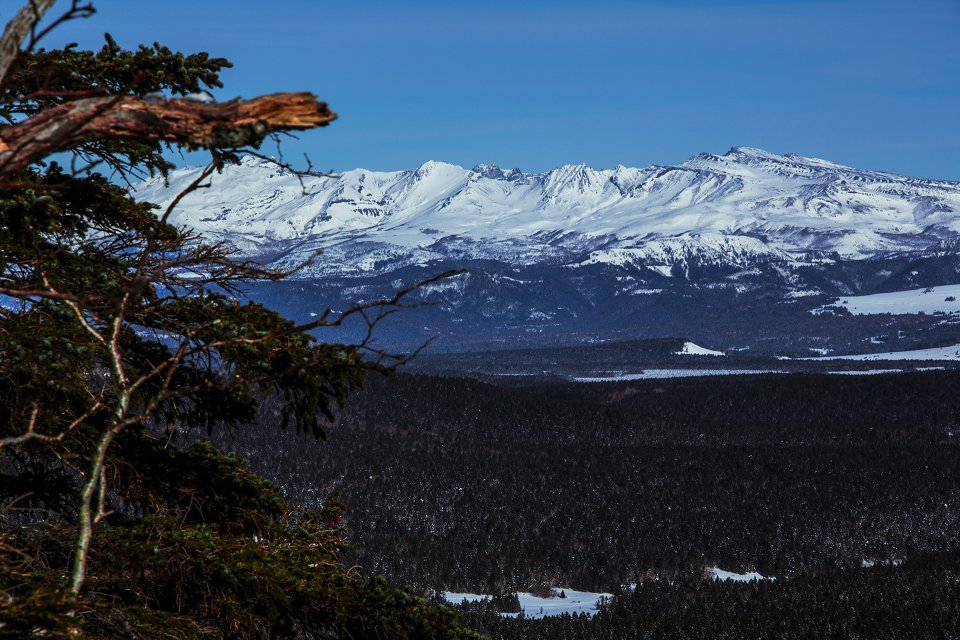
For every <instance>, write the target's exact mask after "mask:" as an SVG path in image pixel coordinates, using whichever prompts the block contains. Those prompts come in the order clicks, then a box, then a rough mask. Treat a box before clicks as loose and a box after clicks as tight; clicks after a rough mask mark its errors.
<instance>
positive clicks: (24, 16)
mask: <svg viewBox="0 0 960 640" xmlns="http://www.w3.org/2000/svg"><path fill="white" fill-rule="evenodd" d="M56 1H57V0H32V1H31V2H27V3H26V4H25V5H24V6H23V7H21V9H20V11H18V12H17V15H15V16H14V17H13V19H12V20H11V21H10V22H8V23H7V26H6V28H5V29H4V30H3V35H2V36H0V82H2V81H3V79H4V78H5V77H6V76H7V71H9V70H10V65H12V64H13V61H14V60H16V59H17V55H18V54H19V53H20V43H21V42H23V41H24V40H25V39H26V37H27V36H28V35H30V33H31V32H32V31H33V30H34V28H36V26H37V23H39V22H40V19H41V18H42V17H43V14H45V13H46V12H47V11H49V10H50V7H52V6H53V5H54V4H55V3H56Z"/></svg>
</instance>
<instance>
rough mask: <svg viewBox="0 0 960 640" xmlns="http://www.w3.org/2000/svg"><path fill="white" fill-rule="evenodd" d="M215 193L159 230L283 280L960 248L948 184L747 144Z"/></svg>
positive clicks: (265, 181)
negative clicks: (671, 161) (595, 161)
mask: <svg viewBox="0 0 960 640" xmlns="http://www.w3.org/2000/svg"><path fill="white" fill-rule="evenodd" d="M197 171H199V169H195V168H187V169H180V170H176V171H174V172H173V174H172V175H171V176H170V184H169V186H165V185H164V182H163V180H162V179H161V178H159V177H157V178H153V179H151V180H148V181H145V182H144V183H142V184H141V185H138V186H137V188H136V190H135V192H134V193H135V196H136V197H137V198H138V199H144V200H149V201H152V202H157V203H158V204H161V205H165V204H167V203H169V202H170V201H171V199H172V198H173V197H174V195H175V194H176V193H178V192H179V190H180V189H181V188H182V187H183V186H185V185H186V184H187V183H188V182H189V181H190V180H192V179H193V178H194V177H195V175H196V172H197ZM301 181H302V182H301ZM213 184H214V187H215V188H212V189H205V190H201V191H198V192H195V193H194V194H191V195H190V196H188V197H187V198H185V199H184V201H183V203H182V204H181V206H180V208H179V209H178V210H177V211H176V212H175V213H174V215H173V216H172V218H171V221H173V222H174V223H176V224H182V225H186V226H191V227H194V228H195V229H196V230H197V231H199V232H200V233H203V234H205V235H207V236H210V237H212V238H213V239H216V240H223V241H226V242H229V243H231V244H233V245H235V246H236V247H237V248H238V249H239V250H240V252H241V253H243V254H246V255H249V256H251V257H260V258H262V259H267V260H268V261H269V262H270V263H271V264H273V265H274V266H277V267H281V268H289V267H291V266H293V265H295V264H299V263H300V262H302V261H303V260H304V259H305V257H306V256H308V255H312V254H314V253H315V252H316V251H317V250H323V251H324V252H325V254H326V255H327V256H329V257H330V258H331V260H329V261H323V262H317V263H315V264H314V266H312V267H310V268H309V269H307V271H306V272H303V273H301V274H300V276H298V277H316V276H322V275H331V274H343V275H345V274H350V273H354V274H364V273H371V272H372V271H383V270H385V269H386V270H390V269H395V268H400V267H402V266H408V265H411V264H426V263H429V262H430V261H432V260H438V259H456V258H458V257H467V258H471V259H483V258H494V259H498V260H503V261H505V262H513V263H518V264H533V263H536V262H539V261H543V260H547V261H561V262H566V263H569V264H579V263H590V264H592V263H597V262H603V261H609V262H613V263H619V264H623V263H624V262H625V261H630V262H632V263H634V264H638V265H646V266H650V267H652V268H654V269H656V270H659V271H661V272H664V271H665V270H670V269H674V268H679V269H681V270H682V269H683V268H684V267H685V265H686V263H687V262H689V260H690V259H692V258H693V259H698V260H700V259H702V260H706V261H707V262H710V263H715V264H730V265H741V266H742V265H743V264H744V263H745V260H746V261H747V262H749V261H750V260H753V259H762V260H765V261H770V260H775V261H787V262H801V263H802V262H809V261H811V260H814V261H815V260H823V259H836V258H841V259H862V258H869V257H877V256H881V255H888V254H892V253H897V252H903V251H918V250H936V249H937V248H938V247H939V246H942V245H944V243H946V244H948V245H949V244H951V243H953V242H956V241H957V240H958V239H960V182H949V181H943V180H927V179H921V178H912V177H907V176H900V175H897V174H894V173H888V172H881V171H872V170H860V169H855V168H852V167H846V166H843V165H839V164H836V163H832V162H829V161H827V160H822V159H818V158H805V157H802V156H798V155H795V154H786V155H778V154H774V153H770V152H767V151H764V150H762V149H755V148H751V147H733V148H731V149H730V150H729V151H728V152H727V153H726V154H724V155H716V154H711V153H701V154H698V155H695V156H693V157H692V158H690V159H688V160H687V161H685V162H683V163H680V164H677V165H650V166H648V167H643V168H634V167H625V166H622V165H619V166H617V167H615V168H614V169H593V168H591V167H589V166H587V165H585V164H576V165H572V164H568V165H563V166H561V167H558V168H556V169H553V170H550V171H547V172H541V173H525V172H523V171H521V170H519V169H516V168H513V169H502V168H500V167H498V166H497V165H494V164H485V165H477V166H476V167H474V168H473V169H464V168H463V167H459V166H457V165H453V164H449V163H445V162H441V161H434V160H431V161H427V162H425V163H423V164H422V165H420V166H419V167H417V168H416V169H408V170H403V171H395V172H377V171H368V170H365V169H353V170H350V171H346V172H343V173H342V174H339V175H337V176H335V177H319V176H303V177H300V178H298V177H297V176H295V175H293V174H291V173H290V172H288V171H286V170H284V169H282V168H280V167H278V166H276V165H274V164H272V163H270V162H269V161H263V160H258V159H255V158H252V157H250V156H247V157H244V158H243V159H242V161H241V163H240V165H238V166H229V167H227V168H226V169H225V170H224V172H223V174H221V175H219V176H215V177H214V181H213Z"/></svg>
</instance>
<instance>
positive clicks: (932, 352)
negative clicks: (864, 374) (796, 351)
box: [798, 344, 960, 360]
mask: <svg viewBox="0 0 960 640" xmlns="http://www.w3.org/2000/svg"><path fill="white" fill-rule="evenodd" d="M798 359H799V360H960V345H957V344H955V345H952V346H949V347H934V348H932V349H915V350H913V351H886V352H884V353H859V354H854V355H849V356H820V357H817V358H798Z"/></svg>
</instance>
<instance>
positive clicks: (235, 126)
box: [0, 93, 337, 174]
mask: <svg viewBox="0 0 960 640" xmlns="http://www.w3.org/2000/svg"><path fill="white" fill-rule="evenodd" d="M336 117H337V115H336V114H335V113H333V112H332V111H330V109H329V108H328V107H327V104H326V103H325V102H319V101H318V100H317V99H316V96H314V95H313V94H311V93H275V94H272V95H266V96H260V97H259V98H254V99H252V100H231V101H230V102H224V103H219V104H216V103H214V104H203V103H198V102H193V101H190V100H180V99H171V100H163V101H160V102H148V101H146V100H143V99H141V98H139V97H136V96H115V97H98V98H85V99H81V100H74V101H72V102H67V103H65V104H62V105H59V106H56V107H53V108H50V109H47V110H45V111H42V112H40V113H39V114H37V115H36V116H34V117H32V118H29V119H27V120H25V121H23V122H20V123H17V124H15V125H13V126H10V127H6V128H3V129H0V173H8V174H9V173H12V172H16V171H20V170H22V169H25V168H26V167H28V166H29V165H31V164H33V163H34V162H37V161H39V160H41V159H43V158H45V157H47V156H49V155H51V154H53V153H57V152H59V151H67V150H69V149H73V148H75V147H77V146H79V145H81V144H83V143H86V142H93V141H97V140H110V139H112V140H140V141H150V142H158V141H164V142H174V143H179V144H183V145H186V146H190V147H204V148H239V147H245V146H252V147H256V146H257V145H259V144H260V143H261V142H262V141H263V139H264V137H266V136H267V135H269V134H270V133H273V132H277V131H293V130H300V129H312V128H315V127H322V126H325V125H327V124H329V123H330V122H332V121H333V120H335V119H336Z"/></svg>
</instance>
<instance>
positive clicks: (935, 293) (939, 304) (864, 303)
mask: <svg viewBox="0 0 960 640" xmlns="http://www.w3.org/2000/svg"><path fill="white" fill-rule="evenodd" d="M958 299H960V284H951V285H947V286H943V287H927V288H925V289H910V290H908V291H891V292H889V293H874V294H872V295H868V296H848V297H845V298H840V299H837V300H836V301H834V302H832V303H831V304H830V305H825V306H831V307H843V308H844V309H846V310H847V311H849V312H850V313H852V314H853V315H856V316H864V315H875V314H879V313H890V314H917V313H951V314H954V313H960V300H958ZM823 309H824V307H821V308H820V310H823Z"/></svg>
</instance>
